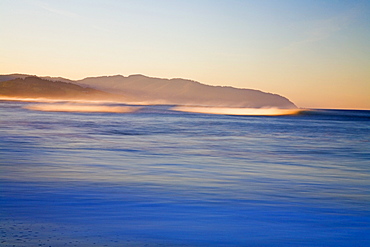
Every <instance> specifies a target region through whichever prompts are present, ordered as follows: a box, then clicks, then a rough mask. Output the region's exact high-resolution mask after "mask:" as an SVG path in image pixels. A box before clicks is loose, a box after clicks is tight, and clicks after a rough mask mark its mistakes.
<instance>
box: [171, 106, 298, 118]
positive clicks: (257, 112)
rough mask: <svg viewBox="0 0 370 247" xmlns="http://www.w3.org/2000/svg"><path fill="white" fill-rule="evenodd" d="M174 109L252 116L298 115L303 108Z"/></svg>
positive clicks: (185, 107)
mask: <svg viewBox="0 0 370 247" xmlns="http://www.w3.org/2000/svg"><path fill="white" fill-rule="evenodd" d="M172 110H174V111H182V112H194V113H206V114H219V115H251V116H283V115H296V114H298V113H300V112H301V111H302V110H301V109H278V108H228V107H191V106H176V107H173V108H172Z"/></svg>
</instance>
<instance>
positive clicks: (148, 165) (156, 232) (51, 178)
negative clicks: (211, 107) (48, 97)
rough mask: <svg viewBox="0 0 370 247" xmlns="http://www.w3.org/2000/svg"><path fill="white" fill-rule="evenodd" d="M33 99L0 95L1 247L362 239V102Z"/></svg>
mask: <svg viewBox="0 0 370 247" xmlns="http://www.w3.org/2000/svg"><path fill="white" fill-rule="evenodd" d="M30 104H32V105H33V106H32V107H30ZM37 104H41V103H37V102H31V103H30V102H19V101H0V231H1V232H0V246H52V247H54V246H370V111H354V110H306V111H302V112H300V113H297V114H294V115H286V116H248V115H247V116H244V115H242V116H233V115H215V114H202V113H189V112H179V111H175V110H173V109H174V108H173V106H168V105H153V106H140V107H138V108H137V109H138V110H135V111H127V112H122V113H112V112H70V111H40V110H37V109H38V108H37V107H34V106H35V105H36V106H37ZM43 104H44V103H43ZM105 107H108V108H109V105H108V106H105ZM114 107H116V106H114ZM105 109H106V108H105ZM54 110H55V109H54Z"/></svg>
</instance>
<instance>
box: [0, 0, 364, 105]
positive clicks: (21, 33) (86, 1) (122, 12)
mask: <svg viewBox="0 0 370 247" xmlns="http://www.w3.org/2000/svg"><path fill="white" fill-rule="evenodd" d="M369 44H370V1H368V0H347V1H345V0H327V1H325V0H321V1H319V0H299V1H297V0H263V1H255V0H254V1H249V0H244V1H243V0H181V1H180V0H63V1H60V0H0V74H11V73H23V74H32V75H39V76H61V77H64V78H69V79H82V78H85V77H90V76H103V75H117V74H121V75H124V76H128V75H131V74H143V75H146V76H150V77H159V78H184V79H190V80H195V81H198V82H201V83H204V84H208V85H217V86H233V87H238V88H250V89H258V90H261V91H264V92H271V93H276V94H280V95H283V96H285V97H287V98H289V99H290V100H291V101H292V102H294V103H295V104H296V105H297V106H299V107H302V108H343V109H370V45H369Z"/></svg>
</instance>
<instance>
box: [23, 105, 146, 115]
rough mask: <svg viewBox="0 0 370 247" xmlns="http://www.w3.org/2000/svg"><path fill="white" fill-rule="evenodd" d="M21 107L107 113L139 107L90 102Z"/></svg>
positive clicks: (53, 110) (26, 107)
mask: <svg viewBox="0 0 370 247" xmlns="http://www.w3.org/2000/svg"><path fill="white" fill-rule="evenodd" d="M23 108H25V109H28V110H33V111H49V112H108V113H131V112H135V111H137V110H139V109H140V108H139V107H133V106H109V105H92V104H73V103H63V104H33V105H27V106H24V107H23Z"/></svg>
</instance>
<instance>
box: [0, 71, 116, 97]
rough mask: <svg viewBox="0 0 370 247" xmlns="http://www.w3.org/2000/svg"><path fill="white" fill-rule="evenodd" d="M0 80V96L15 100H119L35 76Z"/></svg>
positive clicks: (91, 89)
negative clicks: (14, 98) (15, 98)
mask: <svg viewBox="0 0 370 247" xmlns="http://www.w3.org/2000/svg"><path fill="white" fill-rule="evenodd" d="M8 78H10V80H5V81H4V80H3V81H1V80H2V79H4V78H1V80H0V96H2V97H17V98H34V99H37V98H43V99H59V100H78V99H81V100H97V99H100V100H109V99H116V100H117V99H121V100H122V97H119V96H118V95H114V94H110V93H107V92H103V91H100V90H97V89H93V88H88V87H82V86H79V85H76V84H72V83H66V82H61V81H49V80H45V79H42V78H39V77H35V76H29V77H23V78H16V79H11V77H8Z"/></svg>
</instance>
